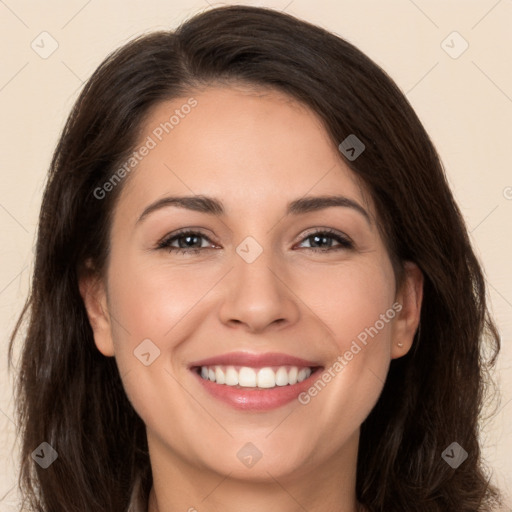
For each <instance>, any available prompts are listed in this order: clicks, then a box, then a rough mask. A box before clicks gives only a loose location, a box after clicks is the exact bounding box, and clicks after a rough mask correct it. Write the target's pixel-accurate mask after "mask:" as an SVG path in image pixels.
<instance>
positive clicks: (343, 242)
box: [157, 229, 354, 255]
mask: <svg viewBox="0 0 512 512" xmlns="http://www.w3.org/2000/svg"><path fill="white" fill-rule="evenodd" d="M190 235H194V236H199V237H202V238H204V239H205V240H208V241H210V242H211V240H210V239H209V238H208V237H207V236H206V235H203V234H202V233H201V232H199V231H191V230H183V231H179V232H178V233H175V234H174V235H173V236H172V237H168V238H164V239H163V240H161V241H160V242H159V243H158V245H157V249H166V250H168V251H169V252H178V253H179V254H189V255H190V254H197V253H199V252H200V251H202V250H204V249H209V247H202V248H189V249H186V248H185V249H184V248H181V247H172V246H171V245H170V244H171V243H172V242H174V241H175V240H179V239H180V238H183V237H185V236H190ZM315 235H330V236H328V237H327V238H332V239H335V240H336V241H337V242H339V243H340V245H339V246H337V247H333V248H327V249H319V248H316V247H303V249H307V250H310V251H313V252H324V253H325V252H332V251H339V250H342V249H345V250H347V249H348V250H351V249H354V244H353V242H352V241H351V240H350V239H349V238H347V237H345V236H342V235H341V234H340V233H338V232H337V231H334V230H332V229H322V230H318V231H314V232H312V233H309V234H308V235H307V236H305V237H304V238H303V239H302V241H304V240H307V239H308V238H311V237H313V236H315Z"/></svg>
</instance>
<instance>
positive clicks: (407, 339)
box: [391, 261, 424, 359]
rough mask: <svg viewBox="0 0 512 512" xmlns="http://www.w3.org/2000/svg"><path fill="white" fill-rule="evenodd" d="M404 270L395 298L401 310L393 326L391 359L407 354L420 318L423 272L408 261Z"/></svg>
mask: <svg viewBox="0 0 512 512" xmlns="http://www.w3.org/2000/svg"><path fill="white" fill-rule="evenodd" d="M404 270H405V279H404V283H403V285H402V287H401V289H400V290H399V291H398V292H397V296H396V301H397V302H398V303H399V304H400V305H401V309H400V311H399V313H398V315H397V316H396V318H395V322H394V325H393V337H392V346H391V359H396V358H398V357H402V356H404V355H405V354H407V352H409V350H410V349H411V347H412V343H413V340H414V335H415V334H416V330H417V328H418V325H419V322H420V316H421V304H422V302H423V282H424V278H423V272H422V271H421V270H420V268H419V267H418V265H416V264H415V263H413V262H410V261H406V262H405V263H404Z"/></svg>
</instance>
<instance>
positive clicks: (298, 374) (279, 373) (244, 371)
mask: <svg viewBox="0 0 512 512" xmlns="http://www.w3.org/2000/svg"><path fill="white" fill-rule="evenodd" d="M318 369H319V367H309V366H306V367H298V366H274V367H272V366H266V367H263V368H251V367H249V366H223V365H215V366H200V367H196V368H194V370H195V371H196V372H197V374H198V375H200V376H201V378H202V379H204V380H209V381H211V382H215V383H216V384H219V385H223V386H230V387H234V388H238V389H242V388H251V389H273V388H275V387H278V386H293V385H295V384H297V383H298V382H302V381H304V380H306V379H307V378H309V377H310V376H311V375H312V374H313V373H314V372H315V371H317V370H318Z"/></svg>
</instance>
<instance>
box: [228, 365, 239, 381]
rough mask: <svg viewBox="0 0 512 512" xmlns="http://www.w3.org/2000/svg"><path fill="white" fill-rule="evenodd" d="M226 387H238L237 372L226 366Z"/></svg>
mask: <svg viewBox="0 0 512 512" xmlns="http://www.w3.org/2000/svg"><path fill="white" fill-rule="evenodd" d="M225 384H227V385H228V386H236V385H238V372H237V371H236V370H235V369H234V368H233V367H232V366H228V367H227V369H226V382H225Z"/></svg>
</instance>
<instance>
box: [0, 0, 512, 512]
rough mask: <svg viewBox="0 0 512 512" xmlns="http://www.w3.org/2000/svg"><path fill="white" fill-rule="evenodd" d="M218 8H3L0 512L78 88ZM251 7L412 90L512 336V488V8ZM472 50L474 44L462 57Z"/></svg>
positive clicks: (353, 1)
mask: <svg viewBox="0 0 512 512" xmlns="http://www.w3.org/2000/svg"><path fill="white" fill-rule="evenodd" d="M208 3H210V2H206V1H204V0H196V1H192V0H171V1H170V0H145V1H137V2H136V1H127V2H125V1H122V0H110V1H108V2H101V1H100V0H89V1H87V0H71V1H64V0H60V1H59V0H47V1H45V2H35V1H33V0H32V1H29V0H0V45H1V52H2V57H1V62H2V65H1V67H0V109H1V112H2V116H1V121H0V140H1V141H2V151H1V152H0V165H1V173H0V254H1V258H2V260H1V261H2V264H1V266H0V329H1V333H2V337H1V341H0V353H1V357H2V363H1V364H2V366H1V370H0V511H1V512H4V511H5V512H8V511H14V510H16V508H15V504H16V500H17V496H16V489H15V483H16V473H17V469H16V468H17V464H18V463H17V460H16V443H15V435H14V432H15V425H14V414H13V399H12V372H11V375H9V374H8V373H7V363H6V358H5V357H4V356H5V354H6V350H7V340H8V335H9V332H10V331H11V329H12V327H13V326H14V321H15V318H16V316H17V314H18V313H19V311H20V309H21V307H22V304H23V300H24V298H25V296H26V294H27V291H28V286H29V276H30V274H31V271H32V266H33V253H32V245H33V242H34V240H35V230H36V223H37V215H38V210H39V206H40V200H41V194H42V188H43V185H44V180H45V172H46V168H47V166H48V164H49V161H50V157H51V154H52V151H53V148H54V145H55V144H56V141H57V138H58V135H59V133H60V130H61V129H62V127H63V124H64V121H65V118H66V116H67V114H68V112H69V110H70V109H71V106H72V104H73V101H74V99H75V98H76V97H77V94H78V91H79V89H80V87H81V85H82V84H83V83H84V81H85V80H86V79H87V78H88V77H89V76H90V75H91V73H92V72H93V70H94V69H95V68H96V66H97V65H98V64H99V63H100V62H101V61H102V60H103V59H104V57H105V56H106V55H107V54H108V53H109V52H111V51H112V50H113V49H115V48H117V47H118V46H119V45H121V44H123V43H124V42H126V41H128V40H129V39H131V38H132V37H134V36H135V35H138V34H141V33H143V32H146V31H148V30H152V29H160V28H170V27H174V26H176V25H177V24H178V23H179V22H180V21H182V20H183V19H184V18H186V17H188V16H190V15H192V14H194V13H196V12H198V11H200V10H204V9H207V8H209V5H208ZM231 3H238V2H231ZM246 3H247V4H252V5H266V6H269V7H274V8H278V9H285V10H286V12H289V13H291V14H294V15H297V16H299V17H302V18H304V19H306V20H308V21H311V22H313V23H316V24H319V25H321V26H323V27H325V28H327V29H329V30H332V31H334V32H336V33H337V34H339V35H340V36H342V37H344V38H346V39H347V40H349V41H350V42H352V43H354V44H355V45H356V46H358V47H359V48H360V49H361V50H363V51H364V52H365V53H367V54H368V55H369V56H370V57H371V58H372V59H374V60H375V61H376V62H377V63H378V64H380V65H381V66H382V67H383V68H384V69H385V70H386V71H387V72H388V73H389V74H390V75H391V77H392V78H393V79H394V80H395V81H396V82H397V84H398V86H399V87H400V88H401V89H402V90H403V91H404V93H406V95H407V98H408V99H409V101H410V102H411V103H412V105H413V107H414V108H415V110H416V112H417V113H418V115H419V117H420V119H421V120H422V122H423V123H424V125H425V127H426V129H427V131H428V132H429V134H430V135H431V137H432V139H433V141H434V143H435V144H436V146H437V148H438V150H439V152H440V154H441V158H442V160H443V162H444V165H445V168H446V171H447V174H448V178H449V181H450V183H451V186H452V188H453V191H454V194H455V196H456V199H457V200H458V203H459V205H460V206H461V209H462V211H463V213H464V215H465V218H466V221H467V225H468V228H469V231H470V232H471V238H472V240H473V242H474V245H475V247H476V250H477V253H478V254H479V256H480V258H481V261H482V263H483V265H484V268H485V271H486V276H487V282H488V285H489V297H490V300H491V303H492V307H493V311H494V314H495V316H496V319H497V322H498V325H499V327H500V330H501V333H502V342H503V350H502V354H501V357H500V360H499V366H498V370H497V372H496V378H497V379H498V380H499V383H500V387H501V394H502V396H501V403H500V405H499V408H498V413H497V415H496V416H495V417H494V419H493V420H492V422H490V423H489V424H488V425H487V426H486V427H485V428H484V430H483V433H482V441H483V444H484V457H485V458H486V460H487V461H488V463H489V465H490V467H491V468H492V469H493V473H494V476H493V478H494V480H495V481H496V482H497V483H498V484H499V485H501V486H502V487H503V488H504V489H512V435H511V434H512V403H511V402H512V343H511V342H512V339H511V338H512V322H511V318H512V265H511V263H510V262H511V260H512V239H511V235H512V229H511V222H510V221H511V218H512V173H511V158H510V144H511V141H512V128H511V120H512V70H511V67H510V62H512V32H511V31H510V27H511V26H512V0H500V1H497V0H478V1H477V0H458V1H455V0H451V1H447V0H439V1H433V0H414V1H413V0H392V1H386V2H383V1H378V0H372V1H370V0H358V1H357V0H350V1H349V0H337V1H335V0H319V1H315V2H311V1H310V2H307V1H305V0H292V1H290V0H282V1H281V0H273V1H270V0H269V1H267V2H246ZM210 5H219V4H216V3H214V2H211V3H210ZM43 31H46V32H48V33H49V34H50V36H48V35H43V36H40V34H41V33H42V32H43ZM453 31H457V32H458V33H459V34H460V36H457V35H453V34H452V32H453ZM450 34H452V35H450ZM448 36H449V37H448ZM447 37H448V39H446V38H447ZM42 38H45V39H44V41H43V42H41V39H42ZM51 38H53V39H54V40H55V41H56V42H57V43H58V48H57V49H56V51H55V52H54V53H53V54H52V55H50V56H48V57H47V58H42V57H41V56H40V55H39V54H38V53H36V51H34V50H33V49H32V47H31V43H32V42H33V41H35V42H34V43H33V44H34V46H35V47H36V48H37V49H38V51H39V52H40V53H41V52H43V51H48V50H49V49H51V44H52V40H51ZM462 38H463V39H462ZM445 39H446V42H445V43H443V44H442V42H443V41H444V40H445ZM464 40H465V41H466V42H467V44H468V45H469V46H468V48H467V50H466V51H464V52H463V53H461V54H460V55H458V54H459V53H460V52H461V50H462V49H463V48H464V44H465V43H464ZM53 44H55V43H53ZM36 45H39V46H36ZM447 52H451V54H452V56H450V55H449V54H448V53H447ZM455 56H456V57H457V58H453V57H455ZM2 498H3V499H2ZM507 510H510V509H507Z"/></svg>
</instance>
